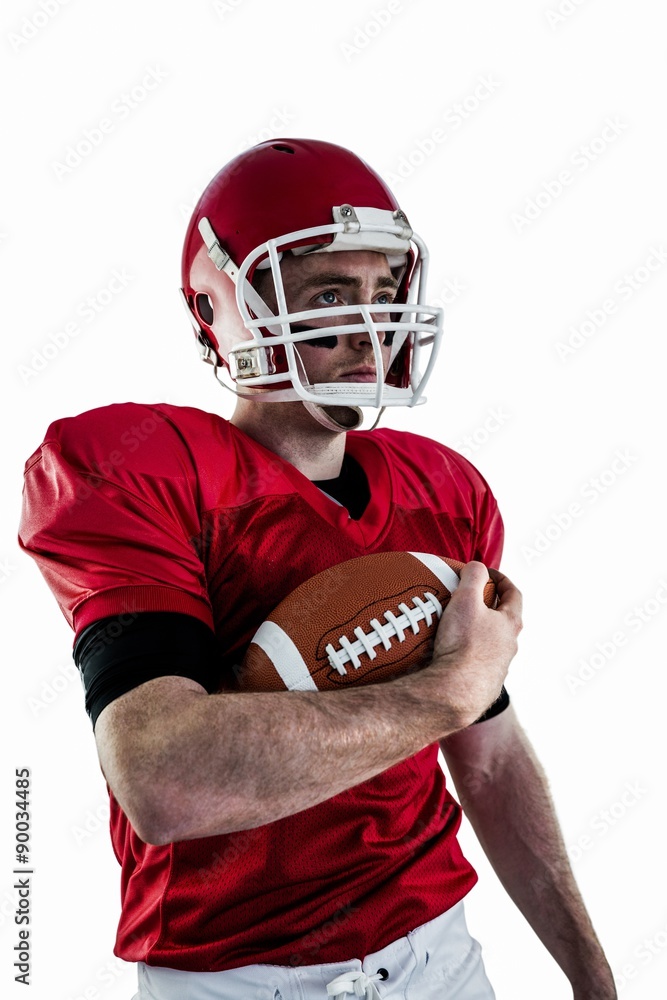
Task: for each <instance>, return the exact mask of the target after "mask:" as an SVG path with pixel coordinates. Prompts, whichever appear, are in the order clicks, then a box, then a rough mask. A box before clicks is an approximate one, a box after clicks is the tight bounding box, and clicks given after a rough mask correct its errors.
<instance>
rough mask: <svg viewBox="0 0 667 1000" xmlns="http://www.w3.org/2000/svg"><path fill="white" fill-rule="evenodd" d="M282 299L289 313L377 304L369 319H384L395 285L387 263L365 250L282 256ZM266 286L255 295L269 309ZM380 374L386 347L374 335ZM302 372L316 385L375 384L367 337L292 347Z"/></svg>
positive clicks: (344, 319)
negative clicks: (377, 342)
mask: <svg viewBox="0 0 667 1000" xmlns="http://www.w3.org/2000/svg"><path fill="white" fill-rule="evenodd" d="M281 274H282V280H283V286H284V289H285V298H286V301H287V307H288V309H289V311H290V312H299V311H301V310H305V309H318V308H322V309H324V308H326V307H327V306H343V305H357V304H359V303H373V304H377V306H378V310H377V312H375V311H373V313H372V315H373V318H374V319H376V320H378V321H381V320H382V319H385V320H386V319H387V316H388V313H387V308H386V307H387V306H388V305H389V303H391V302H393V301H394V298H395V297H396V289H397V281H396V279H395V278H394V276H393V274H392V273H391V270H390V268H389V264H388V263H387V258H386V256H385V255H384V254H382V253H374V252H373V251H370V250H350V251H337V252H336V253H322V254H309V255H305V256H303V257H294V256H293V255H292V254H286V255H285V257H284V258H283V261H282V264H281ZM269 286H271V282H270V281H267V282H266V283H265V286H263V287H262V288H261V289H260V294H261V295H262V296H263V298H264V299H265V300H266V302H267V304H268V305H270V306H271V308H275V305H276V304H275V298H274V296H273V288H272V287H269ZM353 322H355V317H354V315H351V316H350V315H348V316H337V317H323V319H322V322H321V323H317V322H315V321H312V320H311V321H309V323H308V326H310V327H313V328H314V327H319V326H322V327H323V326H327V327H331V328H333V327H335V326H343V325H347V324H349V323H353ZM378 337H379V340H380V344H381V351H382V360H383V365H384V373H383V377H384V374H386V371H387V366H388V362H389V355H390V352H391V347H390V345H389V344H387V343H385V334H384V333H383V332H378ZM296 350H297V351H298V353H299V355H300V357H301V360H302V361H303V365H304V368H305V370H306V375H307V380H308V382H310V383H311V384H314V383H317V382H375V381H376V377H377V376H376V371H375V358H374V355H373V347H372V343H371V338H370V336H369V334H368V333H365V332H364V333H359V334H350V335H347V334H344V335H342V336H340V337H336V336H335V334H334V332H333V330H332V335H331V336H330V337H322V338H319V339H318V338H314V339H313V340H312V341H306V342H303V341H302V342H300V343H299V344H298V345H296Z"/></svg>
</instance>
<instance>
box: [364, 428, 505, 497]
mask: <svg viewBox="0 0 667 1000" xmlns="http://www.w3.org/2000/svg"><path fill="white" fill-rule="evenodd" d="M370 433H371V434H372V436H373V440H375V441H376V442H377V443H378V444H380V445H381V447H383V448H384V449H385V451H387V452H389V453H390V454H391V456H392V459H393V461H394V462H395V463H397V464H399V465H401V464H402V465H405V466H410V467H412V468H415V469H418V470H419V469H420V470H421V471H422V472H423V474H424V475H425V476H427V477H432V476H434V475H436V476H438V477H442V476H448V477H451V478H452V479H454V480H455V481H456V482H457V483H458V485H459V486H463V485H465V484H467V485H468V486H469V487H470V488H471V489H473V490H474V491H475V492H480V491H481V492H486V491H487V490H488V489H489V485H488V483H487V481H486V479H485V478H484V476H483V475H482V474H481V472H480V471H479V469H477V468H476V466H474V465H473V464H472V462H470V461H469V460H468V459H467V458H466V457H465V456H464V455H462V454H461V453H460V452H458V451H455V450H454V449H453V448H450V447H449V445H446V444H443V443H442V442H441V441H435V440H434V439H433V438H429V437H426V436H424V435H422V434H414V433H412V432H411V431H400V430H394V429H393V428H388V427H383V428H378V429H377V430H375V431H372V432H370Z"/></svg>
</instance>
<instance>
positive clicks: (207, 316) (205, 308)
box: [195, 292, 213, 326]
mask: <svg viewBox="0 0 667 1000" xmlns="http://www.w3.org/2000/svg"><path fill="white" fill-rule="evenodd" d="M195 309H196V310H197V315H198V316H199V318H200V320H201V321H202V323H205V324H206V326H211V324H212V323H213V303H212V302H211V300H210V298H209V297H208V295H207V294H206V293H205V292H199V293H198V294H197V295H196V296H195Z"/></svg>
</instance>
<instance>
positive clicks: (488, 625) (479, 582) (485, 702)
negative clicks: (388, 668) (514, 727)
mask: <svg viewBox="0 0 667 1000" xmlns="http://www.w3.org/2000/svg"><path fill="white" fill-rule="evenodd" d="M489 576H491V578H492V579H493V582H494V583H495V585H496V590H497V593H498V606H497V608H496V609H495V610H492V609H491V608H487V606H486V605H485V604H484V599H483V593H484V586H485V584H486V582H487V580H488V578H489ZM521 608H522V600H521V593H520V592H519V591H518V590H517V588H516V587H515V586H514V584H513V583H512V582H511V580H509V579H508V578H507V577H506V576H504V575H503V574H502V573H499V572H498V571H497V570H487V568H486V567H485V566H484V565H483V563H481V562H469V563H467V564H466V565H465V566H464V567H463V569H462V570H461V582H460V583H459V586H458V587H457V589H456V590H455V591H454V593H453V594H452V597H451V598H450V600H449V603H448V604H447V607H446V608H445V610H444V612H443V614H442V618H441V619H440V624H439V626H438V630H437V632H436V636H435V644H434V648H433V660H432V662H431V664H430V665H429V666H428V667H427V668H426V669H425V670H424V671H422V674H423V676H424V681H425V682H426V683H427V684H428V685H429V686H430V688H431V695H432V697H435V698H437V699H438V700H440V701H441V703H442V704H443V708H444V707H447V708H450V709H452V710H453V711H454V712H457V713H460V714H461V717H462V718H463V719H469V722H470V723H472V722H474V721H475V719H477V718H479V716H480V715H482V714H483V713H484V712H485V711H486V709H487V708H488V707H489V705H491V704H493V702H494V701H495V700H496V698H497V697H498V695H499V694H500V690H501V688H502V685H503V681H504V680H505V677H506V675H507V670H508V668H509V665H510V662H511V661H512V658H513V657H514V655H515V654H516V651H517V639H518V635H519V632H520V631H521V628H522V621H521Z"/></svg>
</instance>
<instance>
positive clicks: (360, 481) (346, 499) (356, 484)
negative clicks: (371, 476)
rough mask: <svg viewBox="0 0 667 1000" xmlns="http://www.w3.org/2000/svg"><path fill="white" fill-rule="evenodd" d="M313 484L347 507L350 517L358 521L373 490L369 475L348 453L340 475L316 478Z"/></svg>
mask: <svg viewBox="0 0 667 1000" xmlns="http://www.w3.org/2000/svg"><path fill="white" fill-rule="evenodd" d="M313 485H314V486H317V487H318V488H319V489H321V490H322V492H323V493H327V494H328V495H329V496H330V497H333V499H334V500H337V501H338V503H339V504H340V505H341V506H342V507H347V509H348V512H349V514H350V517H351V518H352V519H353V520H354V521H358V520H359V518H360V517H361V515H362V514H363V512H364V511H365V510H366V507H367V506H368V501H369V500H370V498H371V491H370V487H369V485H368V477H367V476H366V473H365V472H364V470H363V469H362V467H361V466H360V465H359V463H358V462H357V460H356V459H355V458H352V456H351V455H348V454H346V455H345V457H344V458H343V465H342V467H341V470H340V475H339V476H336V478H335V479H314V480H313Z"/></svg>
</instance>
